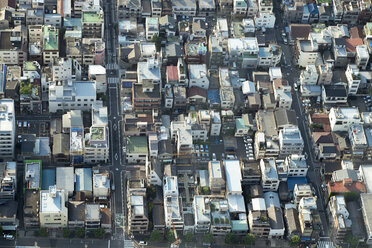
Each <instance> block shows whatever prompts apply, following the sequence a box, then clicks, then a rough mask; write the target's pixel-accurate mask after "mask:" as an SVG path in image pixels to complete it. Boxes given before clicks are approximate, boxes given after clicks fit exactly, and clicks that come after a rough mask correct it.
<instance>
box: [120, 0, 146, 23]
mask: <svg viewBox="0 0 372 248" xmlns="http://www.w3.org/2000/svg"><path fill="white" fill-rule="evenodd" d="M117 9H118V10H117V11H118V17H119V19H120V20H122V19H124V18H129V17H140V16H141V15H142V2H141V1H140V0H118V4H117Z"/></svg>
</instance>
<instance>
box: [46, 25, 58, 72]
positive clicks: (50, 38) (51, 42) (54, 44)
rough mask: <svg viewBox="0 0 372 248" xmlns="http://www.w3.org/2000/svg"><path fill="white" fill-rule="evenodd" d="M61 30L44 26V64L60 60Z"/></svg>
mask: <svg viewBox="0 0 372 248" xmlns="http://www.w3.org/2000/svg"><path fill="white" fill-rule="evenodd" d="M58 34H59V30H58V29H57V28H56V27H53V26H44V30H43V36H44V40H43V63H44V64H45V65H47V64H52V63H53V62H54V60H55V59H58V58H59V35H58Z"/></svg>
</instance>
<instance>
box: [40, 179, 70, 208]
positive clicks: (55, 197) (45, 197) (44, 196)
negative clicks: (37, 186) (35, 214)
mask: <svg viewBox="0 0 372 248" xmlns="http://www.w3.org/2000/svg"><path fill="white" fill-rule="evenodd" d="M64 199H65V197H64V190H63V189H57V188H56V186H49V190H42V191H41V192H40V212H41V213H58V212H60V211H62V208H63V204H65V203H64Z"/></svg>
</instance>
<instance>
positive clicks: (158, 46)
mask: <svg viewBox="0 0 372 248" xmlns="http://www.w3.org/2000/svg"><path fill="white" fill-rule="evenodd" d="M161 40H162V39H161V37H159V36H158V35H157V34H154V36H153V37H152V39H151V41H152V42H154V43H155V47H156V51H157V52H160V49H161Z"/></svg>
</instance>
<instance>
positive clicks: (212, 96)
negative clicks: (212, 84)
mask: <svg viewBox="0 0 372 248" xmlns="http://www.w3.org/2000/svg"><path fill="white" fill-rule="evenodd" d="M208 102H209V104H221V99H220V91H219V90H208Z"/></svg>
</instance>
